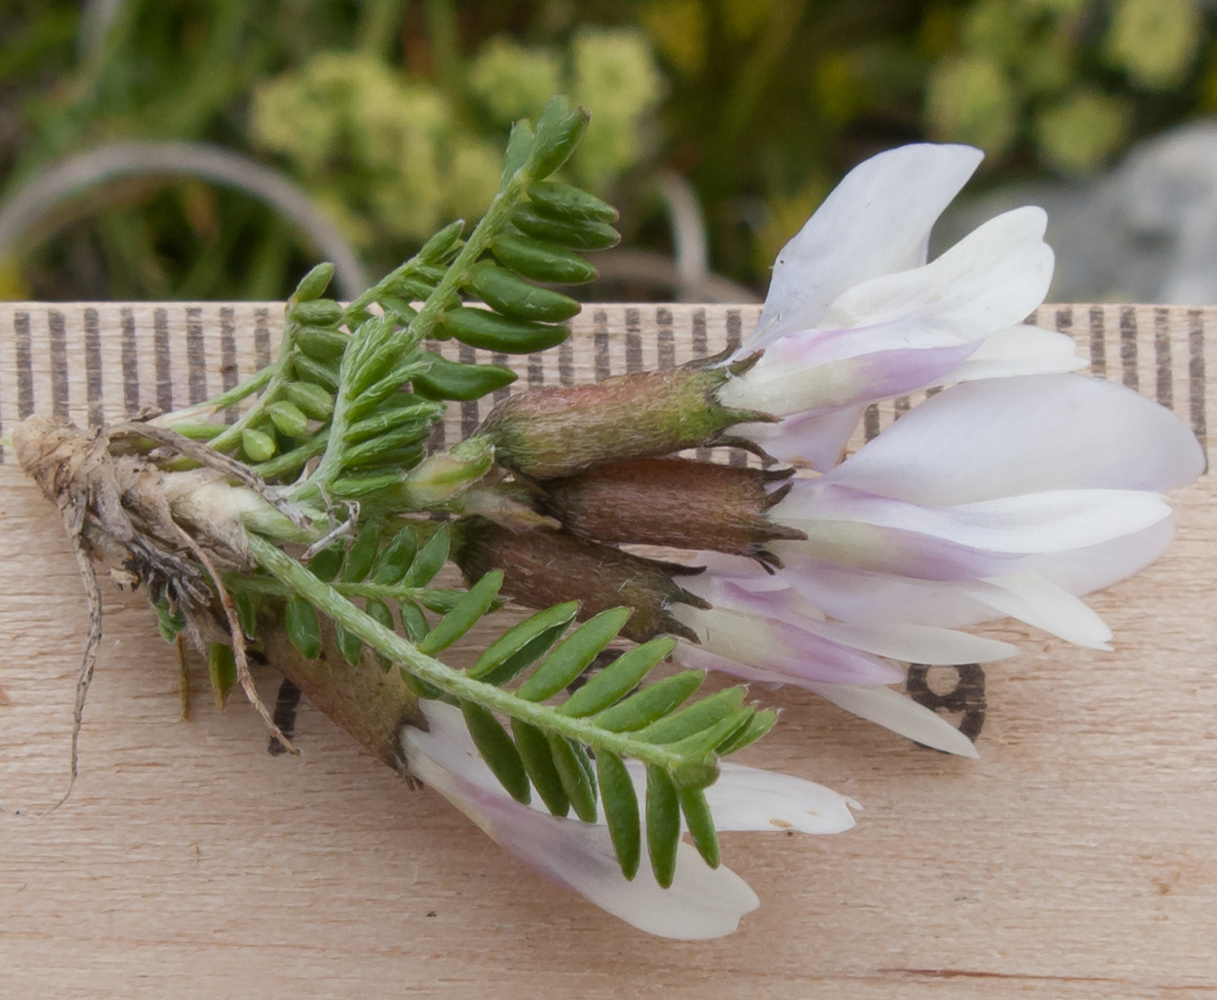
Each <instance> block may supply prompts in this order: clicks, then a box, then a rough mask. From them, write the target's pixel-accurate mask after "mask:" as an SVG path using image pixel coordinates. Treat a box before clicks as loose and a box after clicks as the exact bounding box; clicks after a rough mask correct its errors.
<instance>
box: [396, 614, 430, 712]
mask: <svg viewBox="0 0 1217 1000" xmlns="http://www.w3.org/2000/svg"><path fill="white" fill-rule="evenodd" d="M401 624H402V627H403V628H405V630H406V636H407V637H408V638H409V639H410V641H411V642H413V643H419V642H421V641H422V640H423V638H424V637H425V636H426V634H427V633H428V632H430V631H431V626H430V625H428V624H427V616H426V615H424V614H423V609H422V608H420V607H419V606H418V605H417V604H415V603H414V602H413V601H410V600H406V601H402V602H401ZM431 697H435V696H434V695H431Z"/></svg>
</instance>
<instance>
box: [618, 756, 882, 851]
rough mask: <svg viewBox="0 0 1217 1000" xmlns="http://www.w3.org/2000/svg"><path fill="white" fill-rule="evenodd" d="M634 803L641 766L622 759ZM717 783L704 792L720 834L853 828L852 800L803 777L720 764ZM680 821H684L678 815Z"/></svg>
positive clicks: (642, 778)
mask: <svg viewBox="0 0 1217 1000" xmlns="http://www.w3.org/2000/svg"><path fill="white" fill-rule="evenodd" d="M625 766H626V770H628V771H629V774H630V778H631V779H632V780H633V782H634V789H635V791H636V792H637V794H638V801H640V802H641V801H643V798H644V796H645V795H646V782H647V778H646V768H645V767H644V766H643V765H642V764H641V763H639V762H638V761H636V760H626V761H625ZM718 768H719V775H718V780H717V781H715V782H714V784H712V785H710V786H709V787H708V788H707V789H706V790H705V794H706V803H707V804H708V805H709V806H710V812H711V814H712V815H713V816H714V826H715V828H716V829H717V830H719V831H720V832H723V833H728V832H732V831H735V832H747V833H774V832H783V831H788V830H797V831H798V832H799V833H807V834H831V833H843V832H844V831H846V830H850V829H852V828H853V826H854V817H853V814H852V813H851V812H850V811H849V810H850V808H851V807H852V808H854V809H861V808H862V807H861V806H860V805H859V804H858V803H857V802H855V801H854V800H853V799H851V798H849V797H847V796H845V795H841V794H839V793H837V792H834V791H833V790H832V789H831V788H825V787H824V786H823V785H817V784H815V783H814V782H811V781H805V780H804V779H803V778H796V777H794V776H793V775H790V774H781V773H779V772H776V771H765V770H761V769H759V768H755V767H745V766H744V765H742V764H733V763H731V762H729V761H723V762H721V763H720V764H719V765H718ZM681 819H682V823H683V819H684V818H683V817H682V818H681Z"/></svg>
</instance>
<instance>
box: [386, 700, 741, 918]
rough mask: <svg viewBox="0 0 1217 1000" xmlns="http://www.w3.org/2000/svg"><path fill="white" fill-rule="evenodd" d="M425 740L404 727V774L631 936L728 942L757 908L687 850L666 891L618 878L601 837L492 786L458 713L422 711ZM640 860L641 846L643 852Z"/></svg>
mask: <svg viewBox="0 0 1217 1000" xmlns="http://www.w3.org/2000/svg"><path fill="white" fill-rule="evenodd" d="M420 706H421V707H422V708H423V711H424V713H425V715H426V717H427V721H428V723H429V725H430V727H431V728H430V731H429V732H422V731H421V730H419V729H415V728H413V727H412V726H406V727H404V729H403V731H402V745H403V749H404V751H405V754H406V761H407V763H408V766H409V768H410V770H411V772H412V773H413V774H415V775H417V776H418V777H419V778H420V779H421V780H422V781H424V782H426V783H427V784H428V785H430V786H431V787H432V788H434V789H435V790H436V791H438V792H440V793H441V794H442V795H443V796H444V797H445V798H447V799H448V800H449V801H450V802H452V803H453V805H455V806H456V807H457V808H459V809H460V810H461V811H462V812H464V813H465V814H466V815H467V816H468V817H469V818H470V819H472V820H473V821H474V822H475V823H476V824H477V825H478V826H479V827H481V828H482V830H484V831H485V832H486V833H488V834H489V835H490V836H491V837H492V838H493V839H494V840H496V841H497V842H498V843H499V844H500V845H501V846H502V847H504V848H505V849H506V850H507V851H509V852H510V853H512V854H514V855H515V856H516V857H518V858H519V859H520V860H521V861H523V862H524V863H525V864H526V865H527V866H528V867H529V868H531V869H532V870H533V871H535V872H536V873H537V874H538V875H540V876H541V877H543V878H545V879H547V880H548V881H551V882H554V883H555V884H557V885H561V886H564V887H566V888H568V889H571V890H573V891H575V892H577V893H579V894H581V895H583V896H585V897H586V898H587V899H588V900H590V901H591V902H593V903H595V904H596V905H597V906H599V907H601V908H602V909H604V910H606V911H608V912H609V913H611V914H613V915H614V916H616V917H619V918H620V919H622V920H624V921H625V922H626V923H629V924H631V925H632V926H634V927H637V928H638V929H639V930H642V931H645V932H647V933H649V934H655V935H658V936H660V937H667V938H676V939H680V940H700V939H707V938H717V937H723V936H725V935H727V934H731V933H733V932H734V931H735V930H736V929H737V928H738V926H739V920H740V918H741V917H742V916H743V915H744V914H746V913H749V912H751V911H752V910H754V909H756V907H757V906H758V905H759V900H757V898H756V894H755V893H754V892H753V891H752V890H751V889H750V888H749V887H748V885H747V883H746V882H744V881H743V879H741V878H740V877H739V876H738V875H736V874H735V873H734V872H732V871H731V870H730V869H729V868H726V867H723V866H720V867H718V868H716V869H711V868H710V867H709V866H707V865H706V864H705V862H704V861H703V860H702V859H701V858H700V856H699V855H698V854H697V851H696V850H695V849H694V848H692V847H691V846H689V845H688V844H685V843H683V842H682V843H681V844H680V845H679V846H678V848H677V857H676V875H675V878H674V880H673V883H672V887H671V888H670V889H662V888H660V886H659V885H658V883H656V882H655V879H654V876H653V875H652V874H651V872H650V870H649V868H647V866H646V865H643V866H642V867H641V868H640V870H639V872H638V874H637V875H636V876H635V877H634V879H633V880H632V881H627V880H626V878H625V876H624V875H622V874H621V869H620V867H619V866H618V863H617V858H616V855H615V853H614V851H613V845H612V841H611V839H610V837H609V833H608V829H607V828H606V827H604V826H601V825H596V824H588V823H582V822H580V821H578V820H574V819H562V818H559V817H554V816H550V815H549V814H547V813H544V812H541V811H539V810H537V809H535V808H530V807H529V806H526V805H521V804H520V803H518V802H516V801H515V800H514V799H512V798H511V797H510V796H508V795H507V793H506V792H504V791H503V789H502V788H501V787H499V785H498V782H497V781H496V780H495V778H494V776H493V775H492V774H491V772H490V769H489V768H488V767H486V765H485V763H484V762H483V761H482V760H481V758H480V757H479V756H478V754H477V751H476V749H474V747H473V744H472V741H471V740H470V739H469V736H468V733H467V730H466V729H465V726H464V723H463V720H462V718H461V714H460V711H459V710H458V709H455V708H453V707H452V706H450V705H444V704H442V703H438V702H427V701H423V702H420ZM644 854H645V845H644Z"/></svg>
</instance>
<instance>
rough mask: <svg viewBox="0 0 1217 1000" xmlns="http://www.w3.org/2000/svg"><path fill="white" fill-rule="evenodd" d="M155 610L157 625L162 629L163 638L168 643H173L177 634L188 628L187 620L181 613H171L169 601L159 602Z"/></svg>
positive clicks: (154, 606)
mask: <svg viewBox="0 0 1217 1000" xmlns="http://www.w3.org/2000/svg"><path fill="white" fill-rule="evenodd" d="M153 608H155V609H156V624H157V627H158V628H159V629H160V632H161V638H162V639H164V640H165V641H166V642H173V641H174V640H175V639H177V634H178V633H179V632H181V631H182V629H184V628H185V627H186V619H185V618H184V617H183V616H182V614H181V613H180V612H177V611H170V610H169V602H168V601H157V602H156V604H154V605H153Z"/></svg>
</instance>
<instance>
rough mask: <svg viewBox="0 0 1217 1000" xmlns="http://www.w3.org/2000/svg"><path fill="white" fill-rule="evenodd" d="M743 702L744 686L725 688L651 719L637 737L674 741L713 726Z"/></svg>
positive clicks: (653, 741)
mask: <svg viewBox="0 0 1217 1000" xmlns="http://www.w3.org/2000/svg"><path fill="white" fill-rule="evenodd" d="M743 703H744V689H743V688H738V687H735V688H727V690H725V691H719V692H718V693H717V694H712V695H710V696H709V697H708V698H703V699H702V700H701V701H698V702H694V703H693V704H692V705H690V706H689V707H688V708H682V709H681V710H680V711H679V712H674V713H672V714H671V715H667V716H665V717H664V718H662V719H660V720H659V721H657V722H652V723H651V724H650V725H649V726H647V727H646V728H645V729H642V730H640V731H639V732H638V734H637V735H638V737H639V739H644V740H650V741H651V742H652V743H676V742H677V741H679V740H683V739H686V738H687V737H689V736H693V735H694V734H695V733H700V732H701V731H702V730H704V729H707V728H708V727H710V726H714V725H716V724H717V723H719V722H721V721H722V720H723V719H724V718H725V717H727V716H729V715H732V714H734V712H735V710H736V709H738V708H739V707H740V705H742V704H743Z"/></svg>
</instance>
